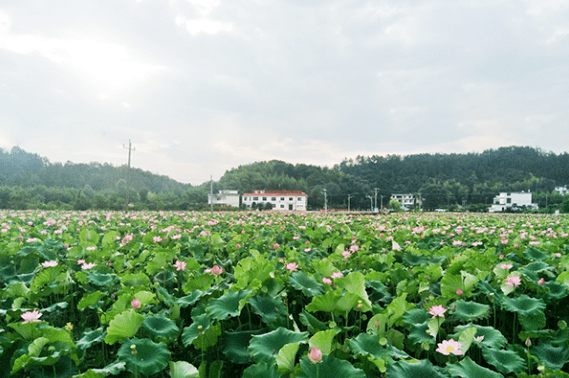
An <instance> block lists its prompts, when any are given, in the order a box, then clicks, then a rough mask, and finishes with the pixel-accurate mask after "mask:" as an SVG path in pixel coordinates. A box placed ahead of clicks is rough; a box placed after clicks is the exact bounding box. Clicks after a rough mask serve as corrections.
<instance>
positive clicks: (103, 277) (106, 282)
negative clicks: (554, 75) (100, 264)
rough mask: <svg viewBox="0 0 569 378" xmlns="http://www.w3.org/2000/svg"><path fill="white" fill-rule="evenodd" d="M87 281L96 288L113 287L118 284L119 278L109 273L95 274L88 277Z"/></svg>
mask: <svg viewBox="0 0 569 378" xmlns="http://www.w3.org/2000/svg"><path fill="white" fill-rule="evenodd" d="M87 281H89V282H90V283H92V284H93V285H96V286H111V285H114V284H116V282H117V278H116V276H114V275H110V274H107V273H98V272H93V273H89V274H88V275H87Z"/></svg>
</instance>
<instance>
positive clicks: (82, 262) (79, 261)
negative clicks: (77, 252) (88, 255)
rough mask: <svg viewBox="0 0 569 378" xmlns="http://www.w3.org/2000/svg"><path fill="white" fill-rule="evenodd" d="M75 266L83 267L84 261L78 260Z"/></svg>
mask: <svg viewBox="0 0 569 378" xmlns="http://www.w3.org/2000/svg"><path fill="white" fill-rule="evenodd" d="M77 264H79V265H83V264H85V260H83V259H79V260H77Z"/></svg>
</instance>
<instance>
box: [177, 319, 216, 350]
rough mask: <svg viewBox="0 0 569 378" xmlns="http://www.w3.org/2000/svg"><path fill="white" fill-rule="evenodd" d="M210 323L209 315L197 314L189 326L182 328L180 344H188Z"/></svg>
mask: <svg viewBox="0 0 569 378" xmlns="http://www.w3.org/2000/svg"><path fill="white" fill-rule="evenodd" d="M210 325H211V323H210V321H209V317H208V316H207V315H206V314H202V315H200V316H197V317H196V318H195V319H194V322H193V323H192V325H191V326H189V327H186V328H184V331H183V332H182V344H184V346H186V347H187V346H189V345H190V344H191V343H192V342H193V341H194V340H195V339H197V337H198V336H199V334H200V333H203V332H205V331H206V330H207V329H208V328H209V326H210Z"/></svg>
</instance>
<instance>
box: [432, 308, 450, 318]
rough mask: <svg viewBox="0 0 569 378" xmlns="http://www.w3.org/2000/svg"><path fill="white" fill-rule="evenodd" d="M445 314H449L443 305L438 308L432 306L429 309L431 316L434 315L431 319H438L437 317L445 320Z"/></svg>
mask: <svg viewBox="0 0 569 378" xmlns="http://www.w3.org/2000/svg"><path fill="white" fill-rule="evenodd" d="M445 312H447V310H446V308H444V307H443V306H441V305H436V306H432V307H431V308H430V309H429V314H431V315H433V317H432V318H431V319H434V318H436V317H437V316H438V317H440V318H444V317H445Z"/></svg>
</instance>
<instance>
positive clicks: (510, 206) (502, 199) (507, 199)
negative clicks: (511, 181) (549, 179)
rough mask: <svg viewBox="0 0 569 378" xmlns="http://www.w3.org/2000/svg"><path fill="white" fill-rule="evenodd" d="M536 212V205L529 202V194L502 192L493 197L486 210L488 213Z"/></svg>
mask: <svg viewBox="0 0 569 378" xmlns="http://www.w3.org/2000/svg"><path fill="white" fill-rule="evenodd" d="M524 209H525V210H537V209H538V205H537V204H536V203H532V202H531V192H528V193H525V192H521V193H506V192H502V193H500V194H498V195H497V196H496V197H494V203H493V204H492V206H490V208H489V209H488V212H490V213H496V212H501V211H507V210H524Z"/></svg>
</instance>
